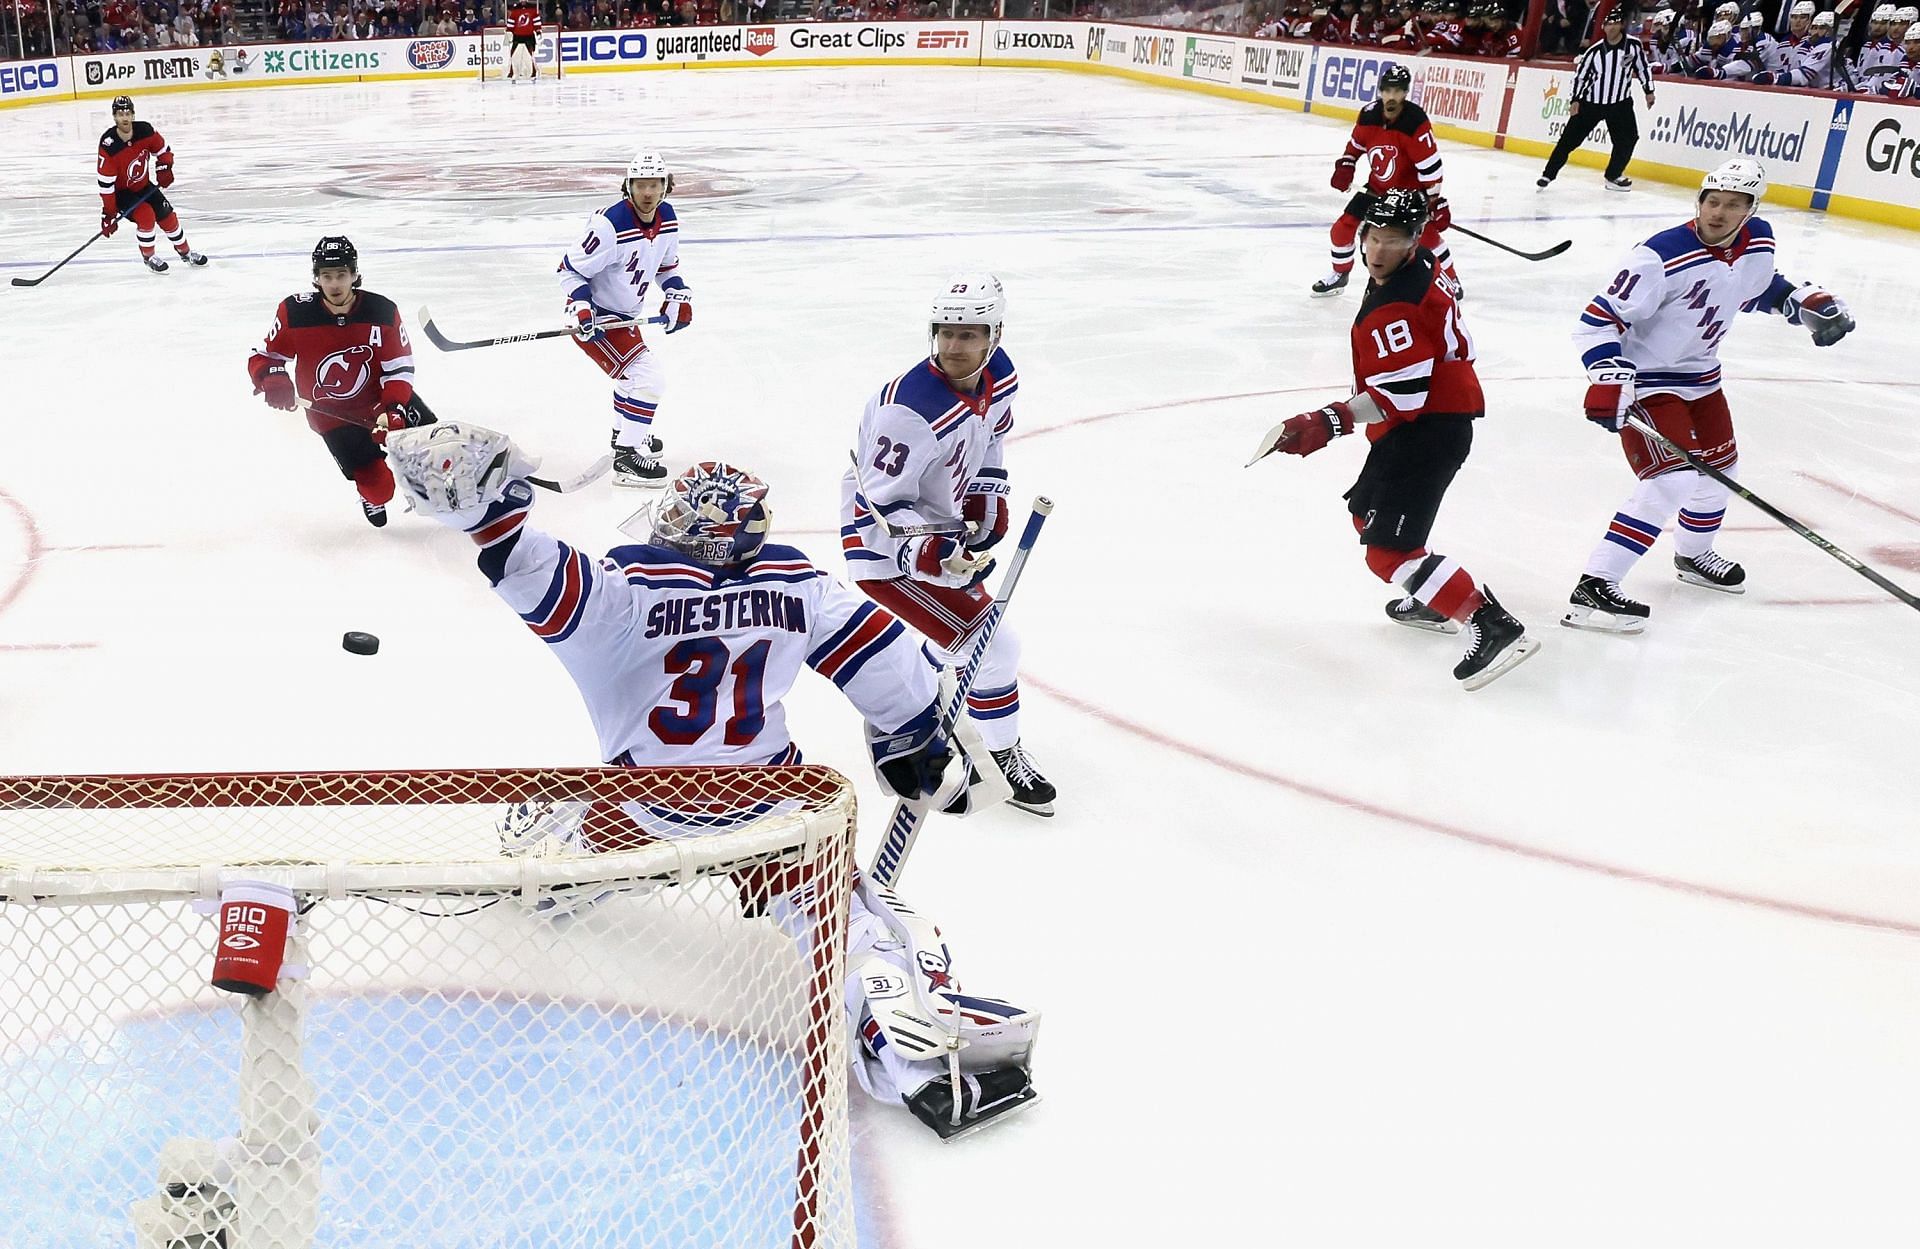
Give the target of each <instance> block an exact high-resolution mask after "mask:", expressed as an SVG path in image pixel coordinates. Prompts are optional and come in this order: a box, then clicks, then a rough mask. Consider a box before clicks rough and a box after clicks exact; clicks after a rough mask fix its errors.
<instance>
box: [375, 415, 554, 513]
mask: <svg viewBox="0 0 1920 1249" xmlns="http://www.w3.org/2000/svg"><path fill="white" fill-rule="evenodd" d="M387 462H388V464H389V466H390V467H391V468H392V469H393V477H394V481H395V482H396V483H397V484H398V485H399V487H400V492H401V493H402V494H404V495H406V496H407V501H408V502H409V503H411V504H412V505H413V510H414V511H416V512H419V513H420V514H421V515H423V516H427V517H431V518H432V519H434V520H437V521H439V522H440V523H441V524H443V525H450V526H452V527H453V528H455V529H468V530H470V529H473V528H474V527H475V526H477V525H479V524H481V523H482V522H484V521H485V520H486V518H487V514H488V511H489V509H490V508H492V507H493V505H494V504H496V503H499V502H501V500H502V499H504V498H506V496H507V493H508V490H507V488H508V486H509V485H514V486H516V487H518V490H517V491H516V493H521V492H524V493H523V494H522V498H523V505H522V507H521V509H520V510H522V511H523V512H524V510H525V506H526V505H530V504H531V501H532V498H533V490H532V487H531V486H528V485H527V483H526V482H524V481H521V480H520V479H521V478H523V477H525V476H526V475H527V474H528V473H531V472H532V471H533V470H534V469H536V468H538V467H539V464H538V463H537V462H536V461H534V460H532V459H530V458H528V457H527V456H526V455H525V454H523V453H522V452H521V451H520V449H519V448H518V447H515V446H514V445H513V439H511V438H509V437H507V435H505V434H502V433H496V432H495V431H493V430H491V429H482V428H481V427H480V426H478V425H466V424H462V423H461V422H459V421H442V422H440V423H438V424H434V425H425V426H421V427H419V428H415V429H401V430H396V431H394V433H393V434H392V435H391V436H389V437H388V439H387ZM476 540H478V539H477V538H476Z"/></svg>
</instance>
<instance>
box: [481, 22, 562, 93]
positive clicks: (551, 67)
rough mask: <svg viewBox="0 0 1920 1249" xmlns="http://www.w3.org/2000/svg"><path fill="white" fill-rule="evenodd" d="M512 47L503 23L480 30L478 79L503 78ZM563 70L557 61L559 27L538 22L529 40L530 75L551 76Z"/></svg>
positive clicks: (504, 77)
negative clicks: (531, 47)
mask: <svg viewBox="0 0 1920 1249" xmlns="http://www.w3.org/2000/svg"><path fill="white" fill-rule="evenodd" d="M512 48H513V32H512V31H511V30H510V29H508V28H507V27H505V26H489V27H487V28H486V29H485V30H483V31H481V32H480V81H481V82H503V81H505V80H506V79H507V78H508V77H509V71H510V70H511V68H512V66H511V65H510V64H509V63H508V53H509V52H510V51H511V50H512ZM564 72H565V71H564V69H563V68H562V66H561V63H560V31H559V30H558V29H557V28H555V27H553V26H551V25H546V24H542V26H541V29H540V33H539V34H538V35H537V36H535V37H534V41H533V76H534V78H535V79H553V78H559V77H560V76H561V75H562V74H563V73H564Z"/></svg>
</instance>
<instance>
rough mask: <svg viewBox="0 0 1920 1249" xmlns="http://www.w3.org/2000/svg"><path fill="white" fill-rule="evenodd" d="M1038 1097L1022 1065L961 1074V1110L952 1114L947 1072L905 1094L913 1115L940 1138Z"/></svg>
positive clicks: (958, 1134) (957, 1134) (974, 1128)
mask: <svg viewBox="0 0 1920 1249" xmlns="http://www.w3.org/2000/svg"><path fill="white" fill-rule="evenodd" d="M1039 1097H1040V1094H1039V1093H1037V1092H1035V1091H1034V1088H1033V1081H1032V1079H1031V1078H1030V1077H1029V1076H1028V1075H1027V1072H1026V1069H1025V1068H1023V1067H995V1068H992V1069H991V1070H988V1071H981V1072H976V1073H974V1074H972V1075H962V1076H961V1077H960V1107H959V1111H960V1113H959V1114H958V1115H957V1116H956V1115H955V1114H954V1105H953V1081H952V1079H950V1078H949V1077H947V1076H941V1077H940V1078H938V1079H935V1080H929V1081H927V1082H926V1083H925V1084H923V1085H921V1086H920V1091H919V1092H917V1093H915V1094H914V1095H913V1096H912V1097H909V1098H907V1109H908V1110H911V1111H912V1112H913V1117H914V1118H916V1119H918V1120H920V1122H922V1123H924V1124H926V1125H927V1126H928V1127H930V1128H932V1129H933V1130H934V1132H935V1133H936V1134H937V1135H938V1136H939V1137H940V1139H941V1140H943V1141H950V1140H954V1139H955V1138H957V1137H961V1136H966V1135H968V1134H969V1133H972V1132H978V1131H979V1130H980V1129H981V1128H983V1127H985V1126H986V1125H987V1124H989V1123H991V1122H992V1121H993V1120H995V1119H998V1118H1000V1117H1001V1116H1003V1115H1007V1114H1011V1113H1012V1112H1014V1111H1016V1110H1019V1109H1021V1108H1022V1107H1024V1106H1030V1105H1032V1104H1033V1103H1034V1102H1035V1101H1037V1100H1038V1099H1039Z"/></svg>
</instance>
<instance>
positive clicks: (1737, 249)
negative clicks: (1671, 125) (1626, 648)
mask: <svg viewBox="0 0 1920 1249" xmlns="http://www.w3.org/2000/svg"><path fill="white" fill-rule="evenodd" d="M1766 192H1767V178H1766V173H1765V171H1764V170H1762V169H1761V167H1760V165H1759V164H1758V163H1757V162H1755V161H1751V160H1730V161H1728V162H1726V163H1725V164H1723V165H1721V166H1720V167H1719V168H1718V169H1715V170H1714V171H1713V172H1712V173H1709V174H1708V175H1707V176H1706V178H1705V179H1704V180H1703V181H1702V183H1701V186H1700V195H1699V198H1698V206H1697V208H1696V209H1695V214H1694V219H1693V220H1692V221H1689V222H1687V223H1686V224H1685V225H1678V226H1675V227H1673V228H1672V229H1670V230H1662V231H1661V232H1660V233H1658V234H1656V235H1654V236H1653V237H1652V238H1650V239H1648V240H1647V241H1646V242H1644V243H1641V244H1639V245H1638V246H1636V247H1635V248H1634V249H1633V251H1632V252H1630V253H1629V254H1628V256H1627V258H1626V261H1625V264H1624V265H1623V267H1622V268H1621V269H1620V270H1619V272H1618V273H1617V274H1616V275H1615V276H1614V278H1613V281H1612V282H1611V283H1610V284H1609V285H1608V287H1607V289H1606V290H1605V291H1603V292H1601V293H1600V294H1598V295H1595V296H1594V297H1593V299H1592V300H1591V301H1590V302H1589V303H1588V304H1587V307H1586V310H1585V311H1583V312H1582V313H1581V314H1580V320H1579V323H1578V324H1577V325H1576V326H1575V327H1574V333H1573V341H1574V346H1575V347H1576V348H1577V349H1578V350H1579V352H1580V359H1581V363H1582V364H1583V365H1584V366H1585V367H1586V370H1587V380H1588V383H1589V385H1588V387H1587V396H1586V414H1587V419H1588V420H1590V421H1593V422H1594V423H1595V424H1597V425H1599V426H1600V427H1601V428H1603V429H1606V430H1608V431H1610V432H1614V433H1617V434H1618V435H1619V437H1620V443H1621V447H1622V448H1623V449H1624V450H1625V452H1626V456H1627V463H1628V465H1629V466H1630V467H1631V468H1632V469H1633V471H1634V475H1635V476H1636V477H1638V478H1639V479H1640V481H1639V485H1638V486H1637V487H1636V488H1635V489H1634V491H1633V493H1632V494H1631V495H1630V496H1628V498H1627V500H1626V502H1625V503H1623V504H1621V506H1620V510H1619V511H1618V512H1616V513H1615V514H1614V517H1613V520H1612V522H1611V523H1610V524H1609V525H1608V526H1607V532H1606V534H1605V535H1604V537H1603V538H1602V540H1601V541H1600V543H1599V545H1598V546H1596V547H1595V548H1594V551H1593V554H1592V555H1591V556H1589V557H1588V559H1587V566H1586V570H1585V572H1584V573H1583V574H1582V576H1581V578H1580V581H1579V584H1578V585H1576V586H1575V587H1574V590H1573V595H1572V598H1571V600H1570V603H1571V607H1570V609H1569V610H1568V612H1567V613H1566V615H1565V616H1564V617H1563V618H1562V621H1561V623H1563V624H1566V625H1569V626H1571V627H1573V628H1577V629H1594V630H1599V631H1603V632H1614V633H1638V632H1639V631H1640V630H1641V629H1643V628H1644V627H1645V626H1646V621H1647V617H1648V615H1649V610H1648V608H1647V605H1646V604H1645V603H1640V602H1636V601H1634V600H1633V599H1630V598H1628V597H1627V596H1626V595H1625V594H1624V593H1622V592H1621V589H1620V582H1621V579H1622V578H1624V577H1625V576H1626V574H1627V573H1628V571H1629V570H1631V569H1632V568H1633V566H1634V564H1635V563H1636V562H1638V560H1639V559H1640V557H1641V556H1642V555H1645V554H1646V553H1647V551H1648V550H1649V549H1650V548H1651V547H1652V546H1653V544H1654V541H1655V539H1657V538H1658V537H1659V536H1660V532H1661V530H1662V529H1664V528H1665V527H1666V526H1667V525H1668V524H1669V523H1670V522H1671V521H1672V519H1673V516H1674V514H1675V512H1676V511H1677V512H1678V513H1679V517H1680V528H1679V529H1678V530H1677V531H1676V532H1675V534H1674V539H1673V547H1674V560H1673V565H1674V570H1675V572H1676V573H1677V574H1678V576H1679V578H1680V580H1681V581H1683V582H1686V583H1687V584H1689V585H1697V586H1704V587H1706V588H1707V589H1710V590H1720V591H1723V592H1725V593H1728V594H1740V593H1743V592H1744V591H1745V589H1746V579H1747V574H1746V570H1745V569H1743V568H1742V567H1741V566H1740V565H1739V564H1736V563H1735V562H1733V561H1732V560H1730V559H1728V558H1726V557H1725V556H1724V555H1721V554H1720V553H1719V552H1718V551H1716V550H1714V538H1715V535H1717V534H1718V533H1719V531H1720V522H1721V520H1722V518H1723V517H1724V516H1725V515H1726V507H1727V495H1728V493H1729V492H1728V490H1727V488H1726V487H1725V486H1723V485H1721V484H1720V483H1719V482H1717V481H1715V480H1714V479H1713V478H1711V477H1708V476H1707V475H1706V474H1704V473H1701V472H1699V471H1697V470H1695V469H1694V468H1692V467H1691V466H1690V465H1689V464H1688V463H1687V461H1685V460H1684V459H1681V458H1680V457H1678V456H1676V455H1674V454H1673V453H1672V452H1671V451H1669V450H1668V449H1667V448H1666V447H1664V446H1662V445H1661V444H1660V443H1658V442H1655V441H1653V440H1652V439H1650V438H1648V437H1647V436H1646V435H1644V434H1642V433H1641V432H1640V431H1639V430H1637V429H1634V428H1633V427H1632V426H1631V425H1628V424H1626V416H1627V414H1628V413H1629V412H1631V413H1633V414H1634V415H1636V416H1637V417H1639V418H1640V419H1641V420H1643V421H1645V422H1647V423H1648V424H1649V425H1652V426H1653V427H1654V428H1655V429H1657V430H1659V431H1660V433H1661V434H1662V435H1664V436H1665V437H1666V438H1667V439H1669V440H1670V441H1672V442H1673V443H1675V444H1676V445H1678V446H1680V447H1684V448H1685V449H1687V450H1688V451H1691V452H1692V453H1693V454H1694V455H1696V456H1698V457H1699V458H1700V459H1701V460H1702V461H1704V462H1705V463H1706V464H1708V465H1710V466H1711V467H1713V468H1716V469H1719V470H1720V471H1721V472H1722V473H1725V474H1726V475H1728V476H1729V477H1732V476H1736V475H1737V474H1738V471H1739V454H1738V451H1737V450H1736V448H1735V446H1734V437H1733V418H1732V416H1731V414H1730V413H1729V412H1728V411H1727V400H1726V396H1725V395H1724V394H1723V393H1722V392H1721V389H1720V344H1721V341H1722V340H1723V339H1724V338H1725V337H1726V334H1727V331H1728V330H1730V329H1732V328H1733V321H1734V318H1735V317H1736V316H1737V315H1738V314H1739V313H1742V312H1773V313H1779V314H1780V315H1781V316H1783V317H1784V318H1785V319H1786V320H1787V322H1788V323H1789V324H1792V325H1798V326H1802V327H1804V328H1805V329H1807V330H1809V331H1811V332H1812V334H1813V341H1814V344H1815V345H1816V346H1820V347H1830V346H1832V345H1833V344H1834V343H1837V342H1839V341H1840V340H1841V339H1842V338H1844V337H1845V336H1846V335H1847V333H1848V332H1849V331H1850V330H1852V329H1853V328H1854V325H1853V318H1852V317H1851V316H1850V315H1849V314H1848V312H1847V307H1846V305H1845V304H1843V303H1841V302H1840V300H1838V299H1836V298H1835V297H1834V296H1833V295H1832V294H1830V293H1829V292H1827V291H1825V290H1823V289H1821V288H1820V287H1818V286H1816V285H1814V284H1813V283H1811V282H1804V283H1799V284H1795V283H1794V282H1792V281H1790V280H1788V279H1787V278H1785V277H1783V276H1781V275H1780V274H1779V273H1778V272H1777V271H1776V270H1775V269H1774V255H1773V250H1774V240H1773V227H1772V226H1771V225H1769V224H1768V223H1767V222H1766V221H1765V220H1763V219H1762V218H1760V217H1758V216H1755V215H1754V214H1755V212H1756V211H1757V210H1758V208H1759V206H1760V200H1761V197H1762V196H1764V195H1765V194H1766Z"/></svg>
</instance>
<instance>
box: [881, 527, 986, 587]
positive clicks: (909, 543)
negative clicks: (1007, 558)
mask: <svg viewBox="0 0 1920 1249" xmlns="http://www.w3.org/2000/svg"><path fill="white" fill-rule="evenodd" d="M900 571H901V572H903V573H905V574H906V575H907V576H909V577H912V578H913V579H914V580H915V581H925V582H928V583H930V584H932V585H944V586H950V587H952V588H953V589H957V590H964V589H967V588H969V587H971V586H976V585H979V584H980V583H981V582H982V581H985V580H986V578H987V574H988V573H990V572H992V571H993V556H991V555H988V554H987V553H985V552H984V551H974V550H972V549H970V548H969V547H968V546H967V545H966V543H965V542H963V541H962V540H961V539H959V538H954V537H949V536H948V535H946V534H939V533H930V534H926V535H924V536H922V537H918V538H909V539H907V540H906V541H905V542H903V543H901V544H900Z"/></svg>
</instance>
